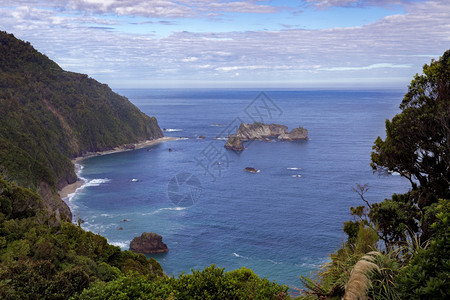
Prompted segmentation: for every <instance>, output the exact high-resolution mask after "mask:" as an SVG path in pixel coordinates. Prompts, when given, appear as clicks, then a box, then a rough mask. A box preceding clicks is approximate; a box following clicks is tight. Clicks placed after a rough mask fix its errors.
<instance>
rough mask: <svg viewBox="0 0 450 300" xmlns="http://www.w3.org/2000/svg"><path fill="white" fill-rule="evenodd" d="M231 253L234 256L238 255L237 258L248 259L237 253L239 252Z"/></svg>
mask: <svg viewBox="0 0 450 300" xmlns="http://www.w3.org/2000/svg"><path fill="white" fill-rule="evenodd" d="M233 255H234V256H235V257H239V258H244V259H249V258H248V257H247V256H242V255H239V254H237V253H236V252H233Z"/></svg>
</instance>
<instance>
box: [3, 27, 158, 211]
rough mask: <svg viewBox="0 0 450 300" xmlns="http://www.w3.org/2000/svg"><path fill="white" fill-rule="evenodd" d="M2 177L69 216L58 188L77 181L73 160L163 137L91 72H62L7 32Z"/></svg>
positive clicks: (155, 125)
mask: <svg viewBox="0 0 450 300" xmlns="http://www.w3.org/2000/svg"><path fill="white" fill-rule="evenodd" d="M0 115H1V117H0V171H1V174H3V176H4V177H5V178H7V179H9V180H14V181H15V182H16V183H18V184H19V185H21V186H24V187H27V188H31V189H32V190H35V191H37V192H38V193H39V194H40V195H41V196H42V197H43V199H44V200H45V201H46V203H47V204H48V205H49V206H50V208H51V209H53V210H58V209H59V211H60V212H61V213H64V214H66V215H68V214H69V212H68V209H67V207H65V206H64V204H63V203H62V202H61V201H59V198H58V197H57V196H56V190H57V189H58V188H61V187H63V186H64V185H66V184H68V183H72V182H74V181H75V180H76V176H75V174H74V169H73V165H72V163H71V162H70V158H73V157H76V156H80V155H83V154H84V153H86V152H95V151H102V150H108V149H111V148H114V147H115V146H118V145H122V144H128V143H135V142H138V141H142V140H149V139H155V138H159V137H162V136H163V134H162V131H161V129H160V128H159V126H158V123H157V120H156V119H155V118H154V117H148V116H147V115H145V114H144V113H142V112H141V111H140V110H139V109H138V108H136V107H135V106H134V105H133V104H131V103H130V102H129V101H128V99H126V98H125V97H122V96H120V95H118V94H116V93H114V92H113V91H112V90H111V89H110V88H109V87H108V86H107V85H105V84H101V83H99V82H97V81H95V80H94V79H92V78H89V77H88V76H87V75H84V74H77V73H72V72H67V71H64V70H62V69H61V68H60V67H59V66H58V65H57V64H56V63H55V62H53V61H52V60H50V59H49V58H47V57H46V56H45V55H43V54H41V53H39V52H38V51H36V50H35V49H34V48H33V47H32V46H31V45H30V44H29V43H25V42H23V41H21V40H18V39H16V38H15V37H14V36H13V35H11V34H7V33H6V32H0Z"/></svg>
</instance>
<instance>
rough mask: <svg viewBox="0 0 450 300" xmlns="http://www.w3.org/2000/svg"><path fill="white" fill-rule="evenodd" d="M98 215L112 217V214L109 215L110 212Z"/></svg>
mask: <svg viewBox="0 0 450 300" xmlns="http://www.w3.org/2000/svg"><path fill="white" fill-rule="evenodd" d="M100 217H108V218H112V217H113V215H111V214H100Z"/></svg>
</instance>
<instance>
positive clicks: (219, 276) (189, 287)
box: [72, 265, 289, 300]
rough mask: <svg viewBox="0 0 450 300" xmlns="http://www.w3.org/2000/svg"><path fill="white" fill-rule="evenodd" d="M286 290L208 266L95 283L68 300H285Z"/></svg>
mask: <svg viewBox="0 0 450 300" xmlns="http://www.w3.org/2000/svg"><path fill="white" fill-rule="evenodd" d="M287 289H288V287H287V286H281V285H278V284H276V283H274V282H270V281H269V280H267V279H261V278H259V277H258V276H257V275H255V274H254V273H253V272H252V271H251V270H249V269H246V268H242V269H239V270H234V271H230V272H226V273H225V272H224V269H220V268H216V267H215V266H214V265H212V266H210V267H207V268H206V269H204V270H203V271H195V270H192V274H187V275H186V274H181V275H180V276H179V277H178V278H174V277H159V278H158V279H156V280H154V281H151V280H148V279H146V278H145V277H143V276H135V275H131V274H130V275H127V276H124V277H121V278H119V279H117V280H114V281H111V282H109V283H101V282H100V283H96V284H94V285H92V286H91V288H89V289H87V290H84V291H83V292H82V293H81V294H80V295H77V296H75V297H73V298H72V299H77V300H90V299H93V300H101V299H204V300H207V299H248V300H251V299H289V296H288V294H287Z"/></svg>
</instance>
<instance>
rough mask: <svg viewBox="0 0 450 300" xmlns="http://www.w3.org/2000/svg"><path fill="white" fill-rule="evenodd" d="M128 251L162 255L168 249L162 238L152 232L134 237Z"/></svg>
mask: <svg viewBox="0 0 450 300" xmlns="http://www.w3.org/2000/svg"><path fill="white" fill-rule="evenodd" d="M130 251H133V252H135V253H144V254H149V253H164V252H168V251H169V248H168V247H167V245H166V244H164V243H163V241H162V236H160V235H159V234H156V233H153V232H144V233H143V234H142V235H141V236H139V237H135V238H134V239H133V240H132V241H131V243H130Z"/></svg>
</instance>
